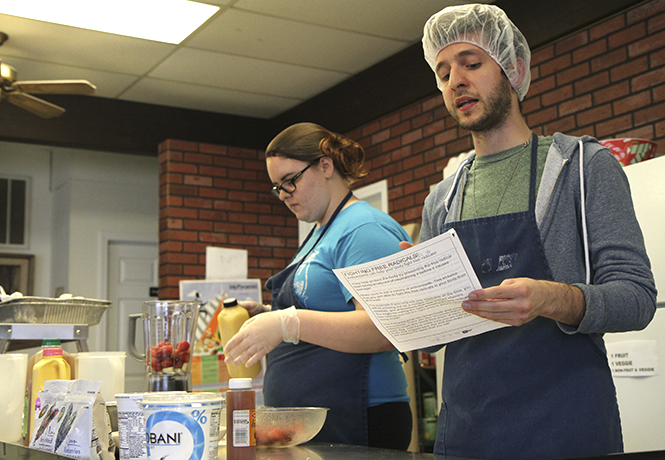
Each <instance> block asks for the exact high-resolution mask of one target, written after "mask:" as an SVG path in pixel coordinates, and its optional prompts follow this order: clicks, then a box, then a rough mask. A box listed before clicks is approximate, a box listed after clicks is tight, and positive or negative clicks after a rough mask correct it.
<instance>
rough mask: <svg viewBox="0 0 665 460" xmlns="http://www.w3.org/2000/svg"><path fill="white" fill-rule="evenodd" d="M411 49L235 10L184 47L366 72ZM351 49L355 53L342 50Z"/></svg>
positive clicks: (395, 42)
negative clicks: (374, 65) (367, 69)
mask: <svg viewBox="0 0 665 460" xmlns="http://www.w3.org/2000/svg"><path fill="white" fill-rule="evenodd" d="M408 45H410V43H409V42H406V41H399V40H392V39H385V38H379V37H374V36H369V35H362V34H358V33H355V32H348V31H344V30H339V29H335V28H330V27H322V26H316V25H312V24H306V23H303V22H300V21H291V20H287V19H280V18H274V17H270V16H265V15H261V14H255V13H249V12H245V11H239V10H233V9H231V10H227V11H225V12H223V13H222V14H220V15H218V16H217V17H216V18H215V19H214V20H212V21H211V22H209V23H208V24H206V25H205V26H204V27H203V29H202V30H201V31H199V32H196V33H195V34H194V35H193V36H192V37H191V38H190V39H189V40H188V41H187V43H186V46H187V47H192V48H200V49H205V50H210V51H220V52H223V53H228V54H233V55H243V56H250V57H255V58H260V59H266V60H269V61H279V62H284V63H290V64H297V65H302V66H307V67H314V68H317V69H327V70H337V71H345V72H350V73H356V72H359V71H361V70H363V69H366V68H367V67H370V66H371V65H373V64H375V63H377V62H379V61H381V60H383V59H385V58H387V57H389V56H391V55H393V54H395V53H397V52H398V51H400V50H402V49H404V48H405V47H407V46H408ZM349 49H353V52H352V53H347V52H340V50H349Z"/></svg>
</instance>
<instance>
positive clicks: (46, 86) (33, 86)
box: [12, 80, 97, 94]
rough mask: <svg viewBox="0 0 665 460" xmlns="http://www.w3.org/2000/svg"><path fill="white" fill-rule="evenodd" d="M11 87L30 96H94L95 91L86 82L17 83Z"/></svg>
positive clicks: (94, 87) (92, 86)
mask: <svg viewBox="0 0 665 460" xmlns="http://www.w3.org/2000/svg"><path fill="white" fill-rule="evenodd" d="M12 86H13V87H14V88H17V89H20V90H21V91H25V92H26V93H32V94H94V92H95V90H96V89H97V87H96V86H95V85H93V84H92V83H90V82H89V81H87V80H40V81H17V82H15V83H14V84H13V85H12Z"/></svg>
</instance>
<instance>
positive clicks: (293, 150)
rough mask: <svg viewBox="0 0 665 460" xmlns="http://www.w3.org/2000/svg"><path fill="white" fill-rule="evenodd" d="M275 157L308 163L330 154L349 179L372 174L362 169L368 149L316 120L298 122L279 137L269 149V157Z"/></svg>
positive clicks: (334, 162)
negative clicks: (318, 123) (313, 121)
mask: <svg viewBox="0 0 665 460" xmlns="http://www.w3.org/2000/svg"><path fill="white" fill-rule="evenodd" d="M274 156H283V157H286V158H292V159H294V160H301V161H304V162H306V163H312V162H314V161H316V160H317V159H319V158H321V157H324V156H326V157H330V158H331V159H332V160H333V164H334V165H335V169H336V170H337V171H338V172H339V173H340V174H341V175H342V177H344V178H345V179H351V180H357V179H362V178H363V177H365V176H367V175H368V174H369V172H367V171H366V170H364V169H362V166H363V163H364V162H365V151H364V150H363V148H362V147H361V146H360V144H358V143H357V142H356V141H354V140H351V139H349V138H347V137H344V136H342V135H341V134H337V133H333V132H332V131H328V130H327V129H326V128H324V127H323V126H319V125H317V124H315V123H296V124H295V125H291V126H289V127H288V128H286V129H285V130H284V131H282V132H281V133H279V134H278V135H277V136H275V138H274V139H273V140H272V141H270V144H268V147H267V148H266V158H268V157H274Z"/></svg>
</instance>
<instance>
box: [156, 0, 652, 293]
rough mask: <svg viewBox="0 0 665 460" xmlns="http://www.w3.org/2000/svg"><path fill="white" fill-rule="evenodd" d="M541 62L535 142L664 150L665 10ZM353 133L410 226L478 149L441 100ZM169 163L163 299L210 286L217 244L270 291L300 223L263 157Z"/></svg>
mask: <svg viewBox="0 0 665 460" xmlns="http://www.w3.org/2000/svg"><path fill="white" fill-rule="evenodd" d="M532 54H533V55H532V68H531V73H532V83H531V87H530V89H529V92H528V94H527V97H526V98H525V99H524V101H523V113H524V115H525V117H526V120H527V123H528V124H529V126H530V127H531V128H532V129H533V130H534V131H535V132H536V133H537V134H541V135H542V134H545V135H550V134H553V133H554V132H557V131H560V132H565V133H568V134H576V135H581V134H589V135H592V136H595V137H597V138H598V139H607V138H614V137H639V138H646V139H651V140H655V141H656V142H658V143H659V146H658V153H660V154H662V153H664V152H665V0H650V1H646V2H644V3H642V4H640V5H638V6H637V7H635V8H632V9H630V10H628V11H626V12H624V13H621V14H618V15H616V16H614V17H611V18H608V19H606V20H604V21H602V22H600V23H598V24H594V25H592V26H590V27H588V28H585V29H583V30H580V31H579V32H577V33H575V34H572V35H570V36H568V37H565V38H563V39H561V40H559V41H557V42H555V43H552V44H550V45H548V46H545V47H542V48H540V49H537V50H533V53H532ZM434 85H435V82H434V75H433V74H432V86H433V87H434ZM386 97H390V95H386ZM346 134H347V135H348V136H349V137H351V138H353V139H355V140H357V141H359V142H360V143H361V144H362V145H363V147H365V150H366V154H367V166H368V167H369V169H370V171H371V173H370V175H369V176H368V177H367V178H365V179H363V181H361V182H360V183H359V184H358V185H359V186H362V185H366V184H369V183H373V182H376V181H379V180H382V179H387V181H388V189H389V200H390V214H391V215H392V216H393V217H394V218H395V219H396V220H397V221H398V222H400V223H402V224H406V223H410V222H419V221H420V215H421V212H422V204H423V201H424V199H425V196H427V193H428V192H429V187H430V185H431V184H434V183H436V182H438V181H439V180H441V177H442V171H443V168H444V167H445V165H446V163H447V162H448V160H449V158H451V157H453V156H455V155H458V154H459V153H461V152H465V151H468V150H470V149H471V148H472V143H471V136H470V134H469V133H468V132H467V131H465V130H462V129H460V128H459V127H458V126H457V124H456V123H455V122H454V121H453V120H452V118H451V117H450V116H449V115H448V113H447V112H446V110H445V108H444V107H443V103H442V100H441V96H440V94H437V95H435V96H433V97H431V98H427V99H425V100H423V101H420V102H418V103H416V104H412V105H410V106H407V107H404V108H403V109H402V110H400V111H398V112H396V113H392V114H389V115H386V116H384V117H382V118H380V119H378V120H375V121H373V122H372V123H369V124H367V125H364V126H361V127H358V128H357V129H355V130H353V131H351V132H349V133H346ZM160 165H161V168H162V171H161V184H160V198H161V200H160V298H176V297H177V296H178V280H179V279H192V278H203V277H204V275H205V247H206V246H208V245H213V246H225V247H238V248H246V249H247V250H248V252H249V276H250V277H253V278H261V279H262V281H263V282H265V280H266V279H267V277H268V276H270V275H271V274H273V273H275V272H277V271H278V270H279V269H280V268H282V267H284V266H285V265H286V263H288V260H289V259H290V257H291V256H292V255H293V252H294V251H295V249H296V247H297V222H296V220H295V218H294V217H293V216H292V215H291V213H290V212H289V211H288V210H287V209H286V207H285V206H284V205H282V204H281V203H280V202H279V201H277V200H276V199H275V198H273V197H272V196H271V195H270V193H269V182H270V181H269V179H268V176H267V173H266V172H265V162H264V160H263V152H260V151H249V150H243V149H234V148H231V147H224V146H213V145H205V144H197V143H193V142H180V141H173V140H169V141H166V142H164V143H163V144H162V145H161V146H160ZM269 299H270V297H269V295H268V294H267V293H266V298H265V300H266V301H268V300H269Z"/></svg>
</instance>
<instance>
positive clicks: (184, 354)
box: [150, 340, 190, 372]
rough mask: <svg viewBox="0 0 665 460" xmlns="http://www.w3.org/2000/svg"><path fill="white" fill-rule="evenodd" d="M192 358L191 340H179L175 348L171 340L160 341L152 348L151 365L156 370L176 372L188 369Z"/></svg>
mask: <svg viewBox="0 0 665 460" xmlns="http://www.w3.org/2000/svg"><path fill="white" fill-rule="evenodd" d="M189 360H190V350H189V342H187V341H186V340H183V341H182V342H178V344H177V345H176V346H175V349H174V347H173V345H172V344H171V342H159V343H158V344H157V345H154V346H153V347H152V348H151V350H150V366H151V367H152V370H154V371H155V372H162V371H164V372H174V369H183V368H184V370H186V369H187V364H188V363H189Z"/></svg>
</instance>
